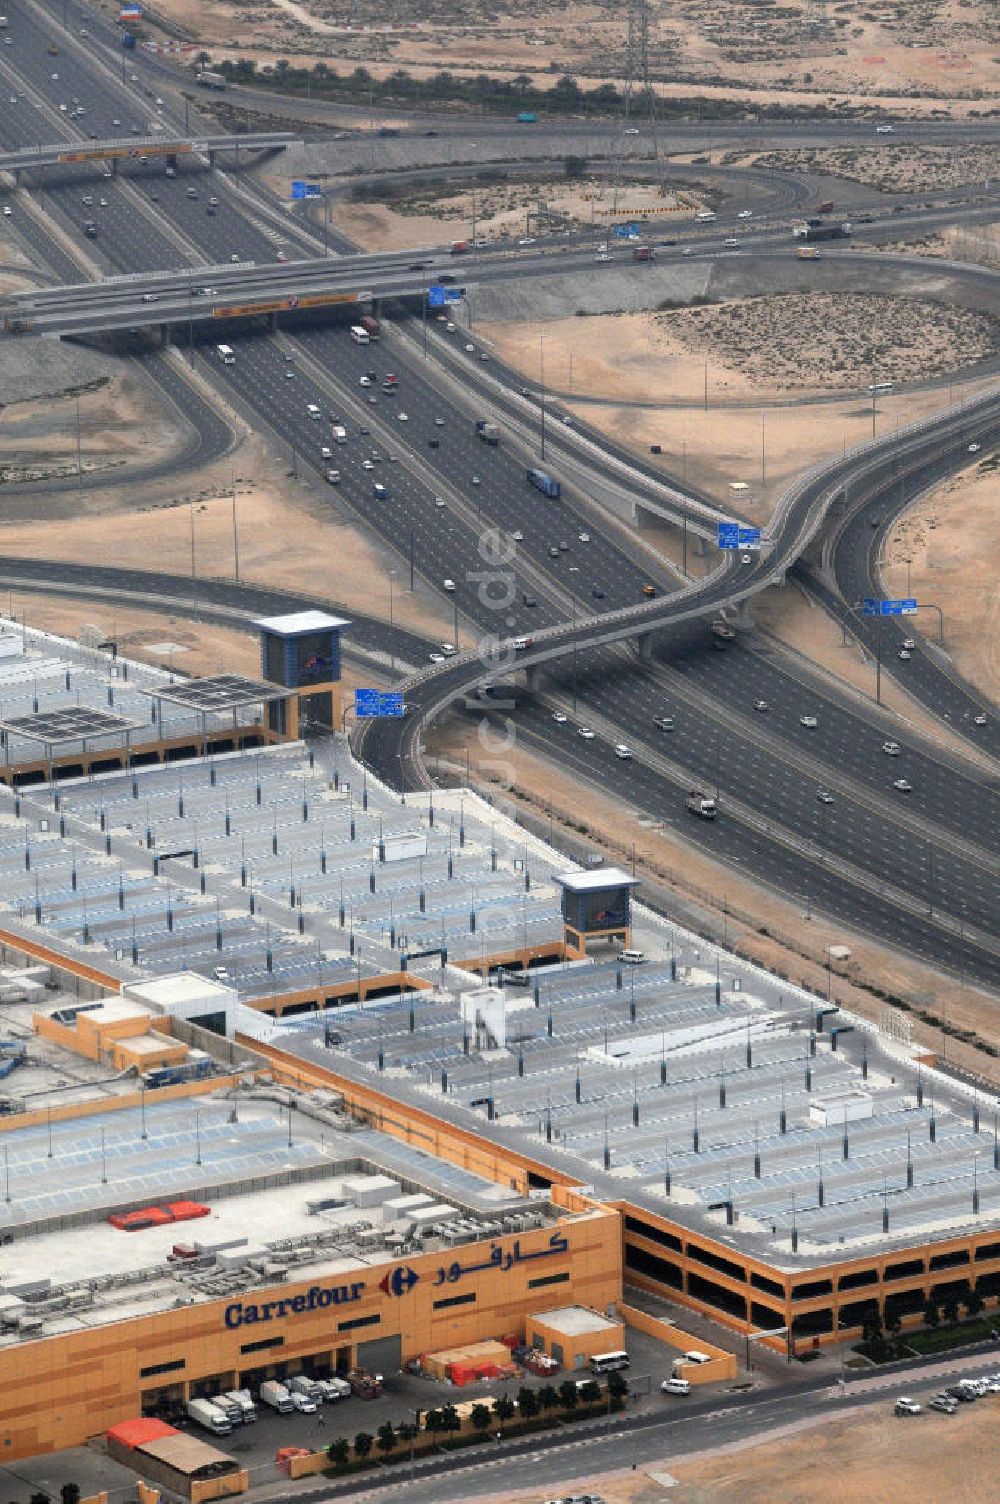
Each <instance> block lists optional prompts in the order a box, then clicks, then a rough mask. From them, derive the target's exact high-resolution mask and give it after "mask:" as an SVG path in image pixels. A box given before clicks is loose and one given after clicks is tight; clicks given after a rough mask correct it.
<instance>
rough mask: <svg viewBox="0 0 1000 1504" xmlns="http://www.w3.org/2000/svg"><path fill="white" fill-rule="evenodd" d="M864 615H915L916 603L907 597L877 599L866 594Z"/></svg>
mask: <svg viewBox="0 0 1000 1504" xmlns="http://www.w3.org/2000/svg"><path fill="white" fill-rule="evenodd" d="M863 609H864V613H865V615H866V616H915V615H916V612H917V603H916V601H915V600H911V599H909V598H907V599H904V600H895V601H879V600H876V599H875V598H874V596H871V595H866V596H865V599H864V602H863Z"/></svg>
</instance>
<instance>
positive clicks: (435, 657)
mask: <svg viewBox="0 0 1000 1504" xmlns="http://www.w3.org/2000/svg"><path fill="white" fill-rule="evenodd" d="M427 656H428V658H429V659H430V661H431V662H432V663H443V662H444V654H443V653H428V654H427Z"/></svg>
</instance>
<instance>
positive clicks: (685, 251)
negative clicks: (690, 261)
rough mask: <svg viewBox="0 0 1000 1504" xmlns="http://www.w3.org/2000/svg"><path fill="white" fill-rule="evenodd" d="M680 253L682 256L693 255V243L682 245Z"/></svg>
mask: <svg viewBox="0 0 1000 1504" xmlns="http://www.w3.org/2000/svg"><path fill="white" fill-rule="evenodd" d="M681 255H682V256H693V255H694V246H693V245H686V246H685V247H684V249H683V251H681Z"/></svg>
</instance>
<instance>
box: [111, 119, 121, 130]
mask: <svg viewBox="0 0 1000 1504" xmlns="http://www.w3.org/2000/svg"><path fill="white" fill-rule="evenodd" d="M111 124H112V125H113V126H114V127H115V128H116V129H117V128H118V126H120V125H121V121H120V120H118V119H115V120H112V122H111Z"/></svg>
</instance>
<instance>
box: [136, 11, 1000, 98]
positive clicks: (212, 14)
mask: <svg viewBox="0 0 1000 1504" xmlns="http://www.w3.org/2000/svg"><path fill="white" fill-rule="evenodd" d="M161 6H162V10H163V13H164V14H165V15H166V16H168V17H169V18H170V19H171V20H173V21H175V22H178V23H180V24H181V25H182V26H184V27H185V28H187V30H188V32H189V34H190V35H191V36H192V37H193V38H195V39H198V40H200V41H202V42H204V43H205V44H206V46H208V47H209V48H210V49H211V50H212V53H213V56H214V57H219V56H224V55H226V56H230V57H233V58H235V57H239V56H250V57H254V58H255V59H256V60H257V61H258V65H259V66H261V67H273V66H274V65H275V63H276V62H277V61H278V60H279V59H281V58H286V59H289V60H294V61H295V62H296V63H300V64H301V63H304V64H306V65H308V64H310V63H315V62H316V61H323V62H324V63H326V64H327V66H330V67H334V68H339V69H340V71H349V70H350V68H351V67H352V66H355V65H357V64H359V63H363V64H364V66H366V67H367V68H368V69H369V71H370V72H372V73H373V74H376V75H381V74H384V73H387V72H391V71H392V70H393V69H394V68H406V69H407V70H408V71H410V72H412V73H414V74H420V73H431V72H437V71H439V70H442V69H446V70H449V71H451V72H453V73H464V72H468V73H473V74H476V73H481V72H492V73H495V74H502V73H507V74H513V75H521V76H523V77H526V78H528V79H531V80H532V81H539V82H541V83H542V84H543V85H550V84H551V83H552V82H553V81H554V78H555V77H557V76H558V75H559V74H560V73H572V74H575V75H577V76H578V77H579V78H580V79H581V81H583V82H584V84H586V83H587V82H588V81H594V82H596V81H597V80H602V81H603V80H605V79H606V80H608V81H614V82H620V81H621V79H622V78H623V77H624V73H625V66H624V57H625V25H624V18H623V16H622V15H621V14H619V13H617V12H615V11H609V10H607V9H605V8H603V7H600V6H598V5H593V4H590V5H584V6H573V7H571V6H568V5H559V4H558V3H553V0H506V3H505V4H504V5H503V6H502V7H501V8H500V9H499V10H497V9H495V8H492V7H487V6H486V4H485V0H473V3H471V4H470V5H469V6H468V7H467V8H466V9H465V10H464V11H463V13H462V21H463V24H462V25H461V26H458V25H456V24H455V20H456V16H455V11H454V8H453V7H447V6H444V5H442V4H441V3H440V0H411V3H410V4H409V5H408V6H407V7H406V10H405V12H404V13H401V12H400V10H399V8H398V6H396V5H395V4H394V0H368V3H367V4H366V5H365V6H363V7H362V9H361V10H360V11H359V10H358V9H357V8H355V9H353V10H352V11H351V12H350V19H352V20H356V21H361V22H363V23H364V24H365V26H366V28H367V29H366V30H354V31H351V30H349V29H348V28H347V25H346V22H347V20H348V16H347V13H346V12H341V13H339V14H332V13H331V10H330V7H329V6H328V5H326V4H325V3H324V0H272V3H271V4H267V3H266V0H261V3H260V4H258V5H255V6H253V7H252V8H249V7H245V6H243V5H239V4H237V3H236V0H207V3H206V4H204V5H202V4H201V3H199V0H161ZM990 26H991V0H908V3H906V4H902V3H893V4H891V5H887V6H886V7H884V8H882V9H880V10H878V11H875V10H873V9H872V8H870V7H867V6H864V5H862V4H861V3H860V0H845V3H843V4H840V5H837V6H836V7H829V8H828V7H826V6H818V5H815V4H809V3H808V0H789V3H787V4H784V5H781V6H775V7H773V8H765V7H763V6H736V7H730V8H729V9H728V10H723V11H721V12H720V11H719V9H718V7H717V6H715V5H713V4H712V3H711V0H680V3H678V4H676V5H673V6H670V7H667V6H660V7H654V8H653V9H652V11H651V23H650V30H649V52H650V69H651V73H652V77H653V80H654V85H656V86H658V87H660V88H661V89H667V88H668V89H669V91H670V93H671V94H674V95H678V94H683V93H702V94H709V93H712V92H718V93H740V94H743V95H744V96H746V97H748V98H753V99H755V100H759V101H761V102H767V101H769V100H771V99H775V98H778V99H781V100H782V101H783V102H789V103H790V102H793V101H794V102H799V101H803V102H813V103H816V102H820V101H828V100H829V99H830V98H831V97H833V98H835V99H846V100H850V101H867V102H870V103H873V104H875V103H877V104H880V105H881V106H883V107H885V108H888V109H891V110H893V112H894V113H903V112H905V111H906V109H907V108H918V107H919V106H920V105H922V104H924V103H925V102H926V101H928V100H932V99H933V100H935V101H939V100H940V101H959V100H961V101H962V105H963V107H964V108H965V109H970V108H974V107H975V105H976V102H977V101H978V99H980V98H989V97H990V96H991V94H992V95H994V96H995V93H996V89H997V79H998V75H1000V68H998V64H997V59H996V56H995V52H994V50H992V49H991V47H990V35H991V31H990Z"/></svg>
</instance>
